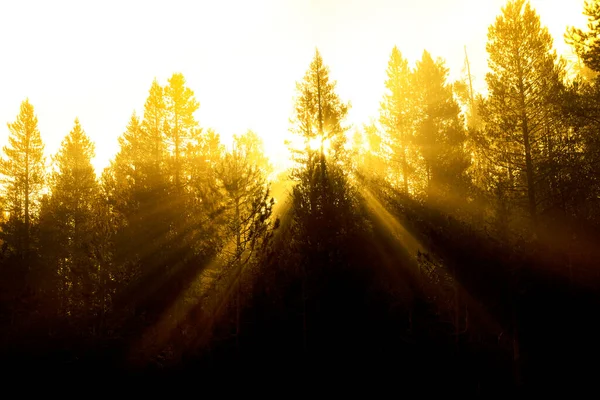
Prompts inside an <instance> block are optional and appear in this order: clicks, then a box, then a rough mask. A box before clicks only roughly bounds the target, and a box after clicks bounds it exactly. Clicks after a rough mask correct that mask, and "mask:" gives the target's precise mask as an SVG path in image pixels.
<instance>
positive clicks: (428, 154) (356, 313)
mask: <svg viewBox="0 0 600 400" xmlns="http://www.w3.org/2000/svg"><path fill="white" fill-rule="evenodd" d="M581 11H582V13H584V14H585V15H586V16H587V18H588V21H589V23H588V25H587V27H580V28H577V27H570V28H568V29H567V31H566V32H565V36H564V40H566V42H567V43H568V44H569V45H570V46H571V48H572V49H573V52H574V53H575V54H577V56H578V61H577V63H576V65H575V68H574V69H568V68H567V61H565V60H564V59H563V58H562V57H559V56H558V55H557V53H556V51H555V50H554V44H553V39H552V37H551V35H550V34H549V32H548V29H547V28H546V27H545V26H544V23H543V21H541V20H540V17H539V15H538V14H537V12H536V11H535V9H534V8H533V7H532V6H531V5H530V4H529V2H528V1H526V0H508V1H507V2H506V4H505V5H504V6H503V7H502V8H501V9H500V10H498V14H497V18H496V20H495V22H494V23H493V24H492V25H491V26H490V27H489V30H488V36H487V45H486V50H487V53H488V60H487V61H488V73H487V75H486V77H485V82H486V87H487V91H486V92H485V93H477V92H475V91H474V90H473V85H472V82H471V76H470V73H469V74H467V76H465V77H464V79H461V80H458V81H454V82H451V81H450V80H449V78H448V76H449V69H448V68H447V67H446V65H445V62H444V60H443V59H440V58H436V57H435V56H434V55H432V54H430V53H429V52H428V51H426V50H425V51H423V53H422V57H421V59H420V60H418V61H417V62H416V64H415V65H414V67H413V66H411V65H410V64H409V62H408V60H407V59H406V58H404V56H403V54H402V49H401V48H400V47H394V48H392V49H390V56H389V62H388V64H387V65H382V66H381V68H382V70H385V71H386V80H385V88H386V90H385V92H383V93H381V102H380V108H379V110H380V112H379V115H377V116H376V118H374V119H372V120H371V121H370V122H368V123H365V124H364V125H362V126H358V127H357V126H353V127H351V126H349V124H347V116H348V114H349V113H351V112H352V109H351V107H350V103H349V102H348V99H342V98H340V96H339V95H338V93H337V91H336V82H335V81H334V80H333V79H331V78H330V75H329V74H330V70H329V66H328V64H326V56H327V55H326V54H324V55H322V54H321V53H320V52H319V50H318V49H316V50H315V52H314V57H313V58H312V60H307V69H306V72H305V75H304V76H299V77H298V80H297V82H296V96H295V98H294V100H293V101H294V103H293V104H294V107H293V113H292V115H290V126H289V130H290V132H291V133H292V134H293V135H294V137H295V138H296V139H297V140H293V141H288V142H287V143H286V144H287V146H288V148H289V156H290V159H291V160H292V162H293V167H291V168H290V169H286V170H277V169H275V168H274V167H273V165H272V163H271V162H270V160H269V157H268V154H266V153H265V151H264V143H263V139H262V137H261V136H260V132H253V131H251V130H248V131H246V132H243V133H242V132H240V133H239V134H238V135H236V136H235V137H234V139H233V144H232V145H230V146H229V145H225V144H224V143H223V141H222V138H221V137H220V135H219V133H218V132H216V131H215V130H214V129H209V128H204V127H202V126H201V121H198V120H197V119H196V112H197V111H198V109H199V107H200V106H199V102H198V101H197V99H196V96H195V93H194V91H193V90H192V89H191V88H190V87H188V85H187V83H186V79H185V77H184V76H183V74H181V73H177V72H176V73H173V74H172V76H171V77H170V79H168V80H167V81H166V82H159V81H158V80H154V81H153V82H151V84H150V85H149V86H150V88H149V91H148V93H147V97H146V101H145V103H144V105H143V114H142V115H137V114H136V113H135V112H134V113H133V114H132V115H131V118H130V120H129V122H128V123H127V125H126V126H124V127H123V133H122V135H121V136H120V138H119V148H118V152H117V153H116V155H115V156H114V158H113V159H112V160H111V162H110V165H109V166H108V167H107V168H106V169H104V171H103V172H102V174H101V176H97V174H96V171H95V169H94V167H93V166H92V162H91V160H92V159H93V157H94V147H95V146H94V143H93V142H92V141H91V140H90V138H89V137H88V136H87V134H86V132H85V130H84V127H85V121H79V119H77V118H76V119H75V120H74V123H73V127H72V130H71V131H70V132H68V134H66V136H65V137H64V139H63V141H62V145H61V147H60V149H59V151H58V152H57V153H56V154H55V155H54V156H52V157H51V159H47V158H46V157H45V156H44V143H43V142H42V138H41V135H40V130H39V128H38V119H37V116H36V111H35V109H34V106H33V105H32V104H31V103H30V102H29V100H24V101H23V102H22V103H21V106H20V112H19V114H18V115H17V116H16V118H15V119H14V121H13V122H10V123H8V144H7V145H6V146H5V147H4V149H3V157H2V159H1V161H0V179H1V182H2V187H1V197H0V201H1V204H2V206H3V210H4V211H3V213H2V215H1V225H0V243H1V249H0V360H1V361H2V364H3V370H4V371H6V372H3V375H4V378H8V377H11V376H14V377H15V379H20V378H23V379H30V380H33V379H34V378H33V377H35V379H37V378H38V377H39V378H40V379H44V378H52V379H56V380H58V381H60V382H63V384H65V385H66V384H67V383H64V382H71V381H73V382H79V383H81V382H84V381H85V382H89V383H91V384H93V385H101V386H106V385H109V384H111V383H113V382H117V381H119V380H123V381H124V382H129V383H131V382H134V381H135V380H136V379H142V380H143V379H159V380H160V379H178V380H181V381H182V382H185V383H188V384H190V383H192V382H193V383H194V384H195V383H199V385H195V386H197V387H198V388H200V389H205V388H207V387H208V386H209V385H214V384H215V383H216V382H221V381H222V382H229V385H231V386H232V387H234V386H235V385H236V384H237V385H240V386H239V388H240V389H242V388H243V390H247V393H250V392H251V388H250V387H249V386H248V387H247V386H241V385H242V383H241V382H242V381H243V380H244V381H245V380H250V381H253V386H252V389H254V390H258V391H259V392H262V393H267V392H268V391H269V389H271V390H275V388H276V386H277V385H279V384H283V383H285V384H287V385H288V386H287V389H283V390H286V391H285V392H284V391H281V392H277V393H280V394H283V393H289V391H290V390H292V389H290V388H295V387H298V388H302V387H304V388H306V387H309V386H310V387H312V386H314V387H315V388H317V387H320V386H319V385H324V386H331V387H335V388H338V389H351V390H352V388H354V387H355V386H357V385H365V386H366V387H367V388H370V389H369V390H371V392H370V393H373V390H374V389H375V388H380V387H389V388H390V389H391V390H394V392H392V393H398V394H401V393H403V394H411V393H415V394H418V395H429V394H442V393H444V394H445V393H457V394H462V395H478V396H485V397H489V396H499V395H514V394H523V393H526V394H528V395H539V394H541V393H555V394H556V393H558V392H557V391H558V390H564V391H565V393H574V392H575V391H577V390H583V388H587V387H594V384H595V380H596V379H597V376H598V375H597V374H598V372H600V371H599V368H598V367H597V356H598V355H600V351H599V350H600V345H599V339H598V338H599V337H600V323H599V322H600V321H599V320H598V319H599V317H598V310H599V309H600V308H599V307H600V262H599V261H598V260H599V259H600V246H599V244H600V83H599V82H600V81H599V79H600V78H598V73H599V72H600V1H599V0H590V1H587V2H586V3H585V6H584V9H582V10H581ZM282 100H284V101H285V99H282ZM233 112H235V111H233ZM65 133H67V132H65ZM69 385H70V384H69ZM259 388H260V389H259ZM293 390H295V389H293ZM292 393H293V391H292ZM315 393H318V392H315Z"/></svg>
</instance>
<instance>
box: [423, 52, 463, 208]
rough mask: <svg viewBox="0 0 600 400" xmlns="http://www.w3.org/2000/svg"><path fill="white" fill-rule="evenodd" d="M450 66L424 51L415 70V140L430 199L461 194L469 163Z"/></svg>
mask: <svg viewBox="0 0 600 400" xmlns="http://www.w3.org/2000/svg"><path fill="white" fill-rule="evenodd" d="M447 76H448V69H447V68H446V67H445V65H444V63H443V61H442V60H437V61H434V60H433V58H432V57H431V55H430V54H429V53H428V52H427V51H424V52H423V57H422V59H421V60H420V61H418V62H417V66H416V69H415V72H414V83H413V84H414V93H415V98H416V100H417V102H418V106H417V108H416V113H415V114H416V121H415V128H416V130H415V134H414V135H415V138H414V142H415V144H416V146H417V148H418V151H419V153H420V155H421V158H422V160H423V171H424V175H425V177H426V182H425V187H426V190H427V193H428V195H429V197H430V199H436V198H439V197H447V196H448V195H450V194H452V193H453V192H454V193H453V194H456V193H460V191H461V190H462V189H464V187H463V183H464V172H465V169H466V168H467V166H468V161H467V157H466V155H465V153H464V148H463V144H464V141H465V138H466V137H465V131H464V122H463V120H462V118H461V115H460V107H459V106H458V104H457V102H456V100H455V99H454V95H453V92H452V86H451V85H449V84H448V82H447Z"/></svg>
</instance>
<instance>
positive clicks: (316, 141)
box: [308, 136, 331, 154]
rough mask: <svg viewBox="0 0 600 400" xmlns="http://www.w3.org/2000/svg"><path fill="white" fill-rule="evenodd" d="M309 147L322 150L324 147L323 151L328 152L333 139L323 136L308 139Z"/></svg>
mask: <svg viewBox="0 0 600 400" xmlns="http://www.w3.org/2000/svg"><path fill="white" fill-rule="evenodd" d="M308 147H309V148H310V149H311V150H313V151H317V150H320V149H321V147H323V152H324V153H325V154H327V153H328V151H329V148H330V147H331V140H329V139H325V140H323V138H322V136H317V137H314V138H312V139H310V140H309V141H308Z"/></svg>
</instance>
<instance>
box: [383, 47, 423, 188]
mask: <svg viewBox="0 0 600 400" xmlns="http://www.w3.org/2000/svg"><path fill="white" fill-rule="evenodd" d="M386 73H387V80H386V81H385V87H386V89H387V93H386V94H385V95H384V97H383V101H382V102H381V111H380V122H381V125H383V126H384V128H385V130H386V133H387V138H388V141H389V145H390V148H391V151H392V160H393V161H394V164H398V165H399V166H400V171H401V174H402V183H403V187H404V193H408V181H409V178H410V165H409V155H408V152H409V146H410V144H411V143H412V134H413V125H414V121H413V119H414V114H415V113H414V95H413V93H412V91H413V85H412V71H411V70H410V68H409V66H408V60H406V59H405V58H403V57H402V54H401V53H400V50H398V48H397V47H396V46H394V48H393V49H392V54H391V55H390V60H389V62H388V67H387V71H386ZM395 170H396V169H395Z"/></svg>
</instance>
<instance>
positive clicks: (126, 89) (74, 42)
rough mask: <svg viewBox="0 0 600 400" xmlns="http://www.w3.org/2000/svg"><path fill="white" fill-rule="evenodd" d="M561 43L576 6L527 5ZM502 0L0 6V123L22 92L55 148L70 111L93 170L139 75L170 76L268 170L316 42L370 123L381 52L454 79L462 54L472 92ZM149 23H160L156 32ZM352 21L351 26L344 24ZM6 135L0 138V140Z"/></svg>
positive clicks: (108, 148) (103, 158)
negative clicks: (91, 153) (427, 56)
mask: <svg viewBox="0 0 600 400" xmlns="http://www.w3.org/2000/svg"><path fill="white" fill-rule="evenodd" d="M531 2H532V4H533V6H534V7H535V8H537V10H538V12H539V14H540V15H541V19H542V22H543V23H544V24H545V25H548V26H549V28H550V31H551V33H552V34H553V36H554V38H555V45H556V47H557V48H558V50H559V52H564V51H565V50H566V49H567V47H566V45H565V44H564V43H563V39H562V35H563V33H564V31H565V27H566V26H567V25H572V24H576V25H579V26H583V24H584V23H585V18H584V17H583V16H582V15H581V11H582V10H583V0H569V1H566V0H532V1H531ZM503 4H504V0H488V1H481V0H422V1H418V2H415V1H413V0H368V1H367V0H364V1H358V0H357V1H345V0H318V1H317V0H309V1H305V0H290V1H278V0H240V1H234V0H229V1H184V0H178V1H177V0H176V1H169V2H167V1H154V2H148V1H126V2H123V1H116V0H115V1H110V0H108V1H104V2H102V3H94V4H91V3H88V2H79V1H74V0H57V1H51V2H48V1H42V0H38V1H18V2H17V1H12V2H8V1H5V2H1V3H0V16H2V17H3V18H2V21H1V23H0V37H2V38H3V40H2V41H0V53H1V54H3V55H5V58H6V60H5V61H6V62H3V63H2V67H1V70H0V88H1V90H0V122H1V123H5V122H8V121H13V120H14V118H15V116H16V115H17V113H18V110H19V105H20V103H21V101H22V100H24V99H25V98H26V97H29V99H30V101H31V103H32V104H33V105H34V107H35V111H36V113H37V115H38V117H39V128H40V131H41V134H42V139H43V140H44V142H45V144H46V153H47V154H48V155H51V154H54V153H55V152H56V150H57V149H58V147H59V145H60V142H61V140H62V138H63V137H64V136H65V135H66V134H67V133H68V132H69V130H70V129H71V125H72V121H73V119H74V118H75V117H76V116H78V117H79V119H80V121H81V124H82V126H83V128H84V129H85V131H86V132H87V133H88V135H89V136H90V137H91V139H92V140H93V141H94V142H95V143H96V154H97V157H96V159H95V161H94V164H95V166H96V168H97V170H98V171H99V170H101V169H102V168H103V167H104V166H106V165H107V164H108V162H109V159H110V158H111V157H112V156H113V155H114V154H115V152H116V151H117V138H118V136H119V135H121V134H122V133H123V131H124V130H125V127H126V125H127V122H128V120H129V117H130V115H131V112H132V111H133V109H136V110H137V111H138V114H140V113H141V111H142V107H143V104H144V100H145V98H146V96H147V94H148V89H149V88H150V84H151V83H152V80H153V79H154V78H155V77H156V78H157V79H158V80H159V81H160V82H163V83H164V82H166V80H167V78H169V77H170V76H171V74H172V73H173V72H182V73H183V74H184V76H185V77H186V80H187V83H188V86H189V87H190V88H191V89H192V90H194V92H195V94H196V98H197V99H198V101H199V102H200V110H199V111H198V113H197V120H198V121H199V122H200V125H201V126H202V127H205V128H207V127H212V128H215V129H216V130H217V132H219V133H220V134H221V136H222V138H223V139H224V141H225V142H226V143H228V142H230V140H231V137H232V135H233V134H239V133H242V132H245V131H246V130H247V129H252V130H254V131H255V132H257V133H258V134H259V135H261V136H262V137H263V138H264V139H265V147H266V152H267V153H268V155H269V156H270V158H271V160H272V162H273V164H274V166H275V168H276V169H278V168H281V167H282V166H285V165H288V164H289V160H288V157H289V152H288V151H287V148H286V146H285V145H284V140H286V139H289V137H290V134H289V133H288V128H289V118H290V115H291V113H292V104H293V96H294V94H295V82H296V81H298V80H300V79H301V78H302V76H303V75H304V72H305V71H306V68H307V67H308V64H309V62H310V60H311V58H312V55H313V53H314V49H315V47H318V48H319V49H320V51H321V53H322V55H323V57H324V60H325V62H326V64H327V65H328V66H330V69H331V77H332V78H333V79H335V80H337V82H338V92H339V94H340V97H341V98H342V99H343V100H345V101H348V100H350V101H352V108H351V110H350V113H349V118H348V119H349V121H348V122H349V123H351V124H354V125H355V126H360V124H362V123H364V122H367V121H368V119H369V118H370V117H373V116H376V115H377V113H378V109H379V101H380V100H381V95H382V93H383V82H384V80H385V67H386V65H387V61H388V57H389V53H390V51H391V49H392V47H393V46H394V45H398V47H399V48H400V49H401V51H402V53H403V54H404V55H405V56H406V57H407V58H408V59H409V60H410V61H411V63H413V62H414V61H415V60H416V59H418V58H420V56H421V53H422V51H423V49H424V48H426V49H428V50H429V51H430V52H431V53H432V54H433V55H434V56H440V57H443V58H445V59H446V61H447V66H448V67H449V68H450V75H451V76H450V78H451V79H455V78H457V77H458V76H459V75H460V74H461V69H462V67H463V60H464V56H463V54H464V52H463V46H464V45H466V46H467V48H468V50H469V57H470V60H471V68H472V72H473V75H474V77H475V81H474V84H475V87H476V88H477V89H481V88H483V87H484V75H485V71H486V52H485V43H486V34H487V28H488V26H489V25H490V24H491V23H493V21H494V19H495V17H496V15H498V14H499V12H500V8H501V6H502V5H503ZM157 26H160V29H156V27H157ZM357 27H360V29H357ZM7 137H8V130H7V129H6V128H3V129H2V131H1V133H0V145H2V144H4V143H5V142H6V139H7Z"/></svg>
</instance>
